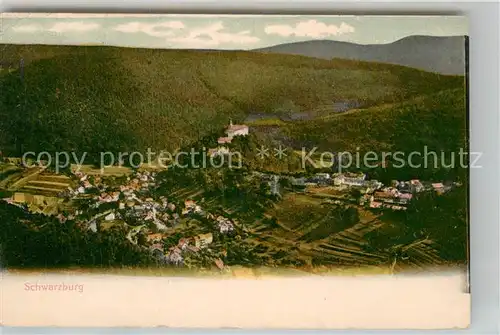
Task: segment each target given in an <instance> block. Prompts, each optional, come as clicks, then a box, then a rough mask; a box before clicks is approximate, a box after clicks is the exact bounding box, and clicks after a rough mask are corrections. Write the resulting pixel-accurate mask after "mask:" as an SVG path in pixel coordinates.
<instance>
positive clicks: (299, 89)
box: [0, 45, 464, 155]
mask: <svg viewBox="0 0 500 335" xmlns="http://www.w3.org/2000/svg"><path fill="white" fill-rule="evenodd" d="M0 47H1V49H2V55H1V57H0V58H2V59H3V60H4V61H5V62H7V63H9V64H14V65H16V66H20V65H19V64H20V59H23V63H24V69H23V71H20V69H14V70H8V71H7V70H2V71H0V91H1V92H2V94H1V97H0V150H2V151H3V152H4V154H12V155H20V154H22V153H24V152H26V151H35V152H41V151H58V150H67V151H77V152H82V151H87V152H89V153H92V152H94V153H95V152H102V151H128V152H130V151H132V150H146V149H147V148H151V149H153V150H160V149H165V150H175V149H177V148H179V147H181V146H185V145H189V144H190V143H192V142H193V141H196V140H198V139H199V138H201V137H203V136H206V135H207V134H210V133H213V132H220V131H221V129H222V128H223V127H224V126H225V125H226V124H227V122H228V119H229V118H232V119H233V121H235V122H243V120H245V119H246V118H247V116H248V115H250V114H252V113H261V114H272V115H276V114H279V113H285V114H286V113H288V112H291V111H293V113H316V114H318V113H319V114H320V115H316V114H315V115H314V116H317V117H319V116H321V117H327V116H328V115H330V113H336V110H335V109H336V107H335V106H336V104H337V103H338V102H342V101H350V102H351V101H354V102H356V103H357V104H359V105H360V107H369V106H374V105H379V104H382V103H392V102H399V101H405V100H407V99H411V98H412V97H417V96H421V95H425V94H429V93H433V92H437V91H441V90H444V89H454V88H463V86H464V77H459V76H444V75H438V74H433V73H429V72H424V71H419V70H415V69H411V68H407V67H402V66H395V65H387V64H378V63H367V62H358V61H349V60H335V61H326V60H321V59H314V58H309V57H301V56H293V55H286V56H284V55H271V54H259V53H255V52H242V51H235V52H230V51H223V52H200V51H186V50H155V49H134V48H115V47H101V46H40V45H32V46H22V45H0ZM323 135H324V134H323ZM408 136H412V135H411V133H409V134H408Z"/></svg>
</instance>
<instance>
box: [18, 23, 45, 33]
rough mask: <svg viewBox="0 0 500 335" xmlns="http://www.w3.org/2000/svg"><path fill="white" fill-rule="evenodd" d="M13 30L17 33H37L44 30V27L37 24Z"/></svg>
mask: <svg viewBox="0 0 500 335" xmlns="http://www.w3.org/2000/svg"><path fill="white" fill-rule="evenodd" d="M12 30H13V31H15V32H17V33H35V32H37V31H41V30H43V27H42V26H40V25H37V24H26V25H20V26H14V27H12Z"/></svg>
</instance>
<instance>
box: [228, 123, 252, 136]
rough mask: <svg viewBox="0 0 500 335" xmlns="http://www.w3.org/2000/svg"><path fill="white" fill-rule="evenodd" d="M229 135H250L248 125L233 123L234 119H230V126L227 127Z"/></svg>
mask: <svg viewBox="0 0 500 335" xmlns="http://www.w3.org/2000/svg"><path fill="white" fill-rule="evenodd" d="M226 134H227V137H230V138H233V137H235V136H246V135H248V126H247V125H244V124H233V121H232V120H229V127H227V129H226Z"/></svg>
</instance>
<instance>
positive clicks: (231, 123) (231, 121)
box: [229, 118, 233, 127]
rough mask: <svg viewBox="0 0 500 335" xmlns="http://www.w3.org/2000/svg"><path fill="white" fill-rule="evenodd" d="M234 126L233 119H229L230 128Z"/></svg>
mask: <svg viewBox="0 0 500 335" xmlns="http://www.w3.org/2000/svg"><path fill="white" fill-rule="evenodd" d="M232 126H233V119H231V118H230V119H229V127H232Z"/></svg>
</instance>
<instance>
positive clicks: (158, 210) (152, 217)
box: [0, 122, 456, 270]
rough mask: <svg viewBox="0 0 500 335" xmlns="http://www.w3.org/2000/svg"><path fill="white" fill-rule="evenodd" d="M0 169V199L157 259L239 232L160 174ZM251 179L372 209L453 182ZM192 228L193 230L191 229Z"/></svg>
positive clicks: (277, 191) (181, 256) (192, 251)
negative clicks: (122, 234) (123, 233)
mask: <svg viewBox="0 0 500 335" xmlns="http://www.w3.org/2000/svg"><path fill="white" fill-rule="evenodd" d="M248 131H249V129H248V126H245V125H233V124H232V122H230V125H229V127H228V128H227V135H228V136H227V137H224V138H219V140H218V144H219V146H218V147H217V148H214V149H211V150H210V152H211V154H225V153H227V151H228V149H227V147H225V146H224V144H227V143H230V142H231V140H232V139H233V138H234V137H235V136H246V135H247V134H248ZM15 169H17V170H15ZM9 170H10V171H14V170H15V171H17V172H16V173H17V174H18V177H17V179H16V178H13V175H15V173H10V174H8V173H6V171H9ZM0 172H3V175H4V176H6V177H5V178H4V180H3V181H2V180H0V183H2V184H1V185H2V186H3V188H5V189H8V190H10V193H11V194H10V196H7V197H3V200H4V201H5V202H7V203H9V204H11V205H13V206H18V207H21V208H23V209H26V210H28V211H30V212H33V213H42V214H45V215H50V216H54V217H56V218H57V219H58V220H59V221H60V223H61V224H64V223H65V222H67V221H74V222H76V223H77V225H78V226H79V227H82V228H83V229H86V230H88V231H91V232H93V233H96V234H97V233H99V232H101V231H105V230H107V229H110V228H111V227H113V226H121V227H125V228H126V229H127V231H128V233H127V239H128V240H129V241H130V243H132V244H134V245H138V246H139V247H141V248H144V249H147V250H149V251H150V252H151V254H152V255H154V257H155V258H156V259H157V260H158V262H160V263H161V264H171V265H175V266H182V265H183V264H184V261H185V259H186V257H190V256H192V255H196V254H198V253H203V252H204V250H205V251H206V250H210V245H211V244H212V243H213V242H214V236H215V235H219V236H220V235H224V236H227V237H228V238H233V237H234V238H236V236H237V234H236V232H237V231H240V232H241V231H242V230H243V229H242V227H241V226H240V225H239V223H238V220H235V219H230V218H229V215H228V216H226V215H225V214H224V213H223V212H221V211H220V210H217V211H214V210H213V208H211V207H210V206H208V208H207V207H206V206H205V202H204V199H203V198H201V199H198V200H195V199H194V198H191V197H179V196H172V197H170V196H169V195H165V194H163V195H158V194H157V193H156V190H157V189H158V187H159V186H161V180H159V179H158V174H159V173H160V171H155V170H145V169H142V170H139V169H137V170H131V169H121V170H120V169H116V171H114V172H115V173H110V174H109V175H101V174H99V173H98V172H96V171H92V170H88V171H81V170H80V169H77V168H74V169H72V170H71V173H70V174H69V175H58V174H54V173H51V172H49V171H45V169H44V168H42V167H40V168H31V169H28V170H26V169H22V168H20V167H19V166H18V165H16V163H15V162H8V161H4V162H3V163H2V171H0ZM250 178H253V179H255V180H257V181H259V182H261V183H264V184H266V185H267V186H268V194H269V195H270V196H273V197H274V198H276V199H278V200H279V199H280V198H281V197H282V196H283V194H284V193H290V192H295V193H300V194H306V195H308V196H311V197H315V198H321V199H322V200H323V201H325V202H327V203H332V204H346V205H351V206H360V207H363V208H366V209H367V210H371V211H380V210H391V211H401V210H406V209H407V207H408V205H409V204H410V203H411V201H412V199H413V198H414V197H415V196H416V194H418V193H421V192H436V193H437V194H443V193H445V192H447V191H449V190H450V189H451V188H452V187H454V186H456V185H455V184H453V183H449V184H444V183H431V182H425V181H420V180H417V179H413V180H408V181H396V180H394V181H392V182H391V184H390V185H383V184H382V183H381V182H379V181H377V180H369V179H367V178H366V175H365V174H363V173H349V172H345V173H332V174H330V173H315V174H312V175H310V176H308V177H293V176H287V175H279V174H271V173H265V172H257V171H252V172H251V173H250ZM193 231H195V232H197V233H196V234H191V233H192V232H193ZM174 233H176V234H178V235H179V234H180V236H181V237H179V238H178V240H176V241H175V242H174V243H173V245H172V244H170V245H167V246H166V245H165V243H163V242H164V240H165V239H166V238H168V237H169V236H172V235H173V234H174ZM186 234H187V235H186ZM213 264H215V265H216V266H217V268H219V269H221V270H223V269H224V268H225V265H224V262H223V261H222V259H221V258H220V257H214V259H213Z"/></svg>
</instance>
